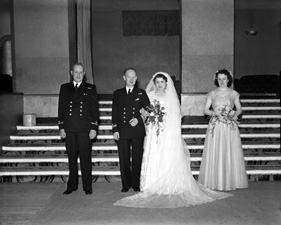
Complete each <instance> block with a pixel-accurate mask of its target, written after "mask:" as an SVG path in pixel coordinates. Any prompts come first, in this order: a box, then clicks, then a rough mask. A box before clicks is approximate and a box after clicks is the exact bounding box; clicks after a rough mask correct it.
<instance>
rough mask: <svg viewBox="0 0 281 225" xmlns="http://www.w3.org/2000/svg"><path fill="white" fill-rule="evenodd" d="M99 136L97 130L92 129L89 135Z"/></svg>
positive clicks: (91, 137) (92, 136)
mask: <svg viewBox="0 0 281 225" xmlns="http://www.w3.org/2000/svg"><path fill="white" fill-rule="evenodd" d="M96 136H97V132H96V131H95V130H90V133H89V137H90V139H94V138H95V137H96Z"/></svg>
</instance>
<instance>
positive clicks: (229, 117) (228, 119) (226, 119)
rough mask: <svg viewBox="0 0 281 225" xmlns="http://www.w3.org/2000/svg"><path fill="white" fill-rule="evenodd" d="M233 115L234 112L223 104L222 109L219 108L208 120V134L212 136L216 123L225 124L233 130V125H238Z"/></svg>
mask: <svg viewBox="0 0 281 225" xmlns="http://www.w3.org/2000/svg"><path fill="white" fill-rule="evenodd" d="M234 113H235V111H234V110H233V109H232V108H230V106H229V105H228V104H224V105H223V106H222V107H220V108H219V109H218V110H217V111H216V113H215V114H214V115H213V116H211V118H210V124H211V127H210V133H211V134H213V132H214V129H215V126H216V123H217V122H222V123H225V124H227V125H229V126H230V128H231V129H235V127H236V126H235V125H238V124H239V122H238V119H237V117H234V116H233V115H234Z"/></svg>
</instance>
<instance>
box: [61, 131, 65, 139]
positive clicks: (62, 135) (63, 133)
mask: <svg viewBox="0 0 281 225" xmlns="http://www.w3.org/2000/svg"><path fill="white" fill-rule="evenodd" d="M60 137H61V139H65V138H66V133H65V130H64V129H61V130H60Z"/></svg>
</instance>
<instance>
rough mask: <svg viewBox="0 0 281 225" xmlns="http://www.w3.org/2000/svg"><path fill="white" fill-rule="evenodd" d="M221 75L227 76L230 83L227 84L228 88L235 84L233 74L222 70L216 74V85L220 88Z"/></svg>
mask: <svg viewBox="0 0 281 225" xmlns="http://www.w3.org/2000/svg"><path fill="white" fill-rule="evenodd" d="M219 74H224V75H225V76H227V79H228V82H227V87H231V85H232V82H233V78H232V75H231V73H230V72H229V71H228V70H227V69H221V70H218V71H217V72H216V74H215V79H214V83H215V85H216V86H217V87H218V86H219V82H218V75H219Z"/></svg>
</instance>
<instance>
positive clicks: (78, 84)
mask: <svg viewBox="0 0 281 225" xmlns="http://www.w3.org/2000/svg"><path fill="white" fill-rule="evenodd" d="M81 83H82V81H81V82H79V83H77V82H75V81H73V85H74V87H75V86H76V84H77V87H80V85H81Z"/></svg>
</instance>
